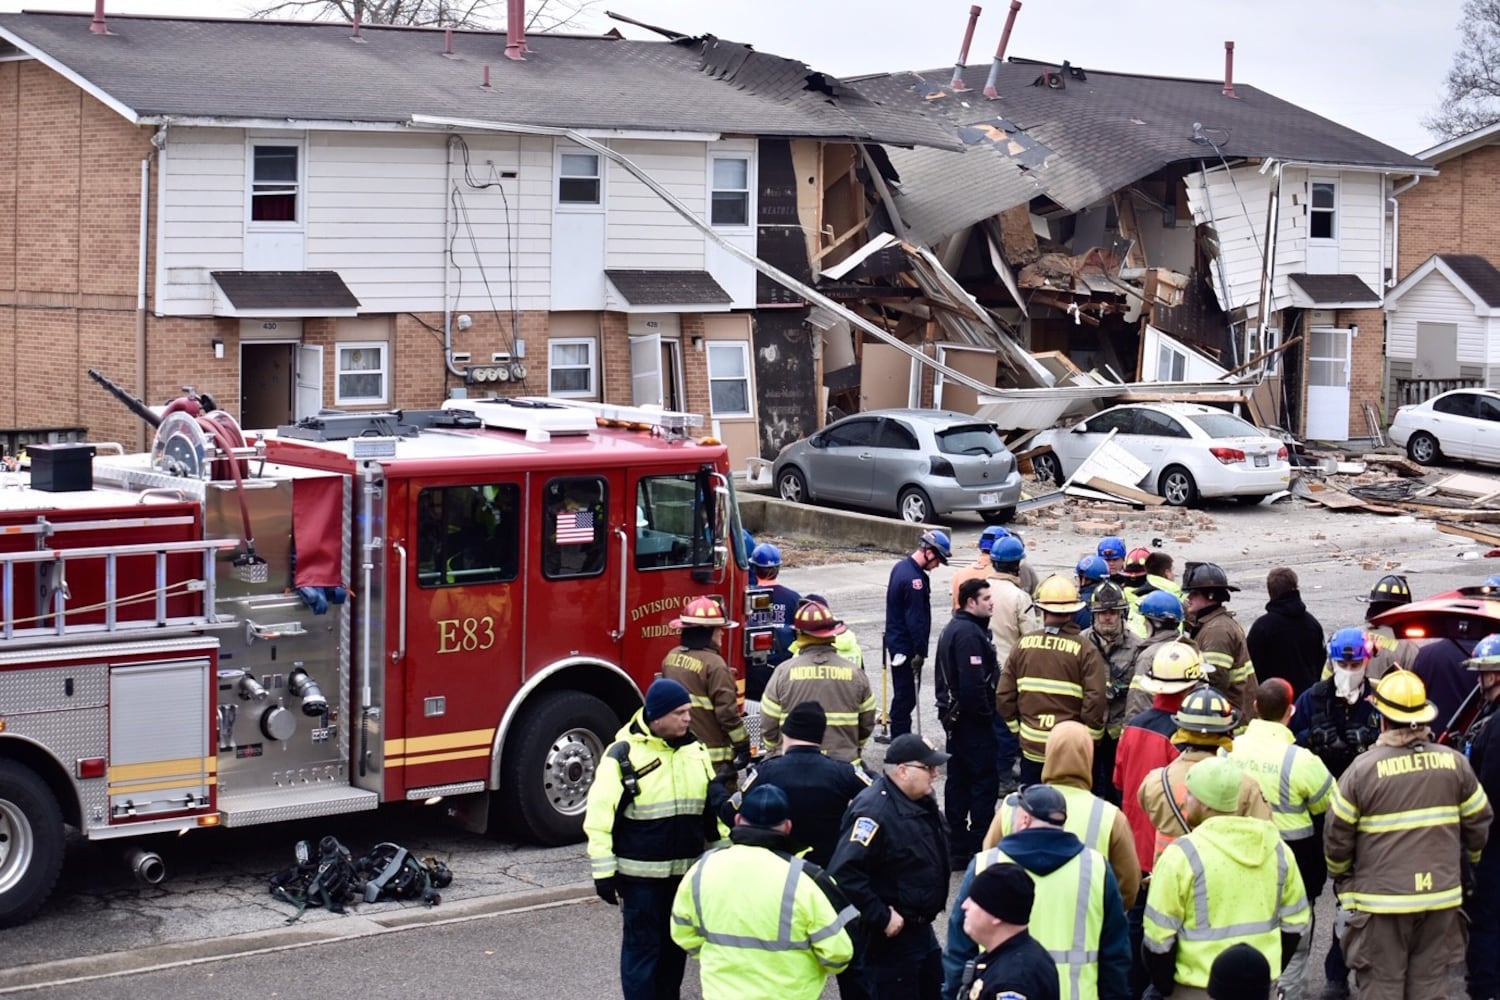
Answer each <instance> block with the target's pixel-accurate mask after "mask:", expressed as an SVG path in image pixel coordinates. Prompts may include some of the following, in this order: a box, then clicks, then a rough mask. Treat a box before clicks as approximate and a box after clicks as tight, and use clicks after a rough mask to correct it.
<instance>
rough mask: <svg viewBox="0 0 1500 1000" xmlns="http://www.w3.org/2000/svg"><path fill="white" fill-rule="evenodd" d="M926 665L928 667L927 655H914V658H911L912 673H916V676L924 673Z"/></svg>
mask: <svg viewBox="0 0 1500 1000" xmlns="http://www.w3.org/2000/svg"><path fill="white" fill-rule="evenodd" d="M926 665H927V656H926V654H925V653H916V654H914V655H913V656H912V658H911V672H912V673H914V674H920V673H921V672H922V668H923V667H925V666H926Z"/></svg>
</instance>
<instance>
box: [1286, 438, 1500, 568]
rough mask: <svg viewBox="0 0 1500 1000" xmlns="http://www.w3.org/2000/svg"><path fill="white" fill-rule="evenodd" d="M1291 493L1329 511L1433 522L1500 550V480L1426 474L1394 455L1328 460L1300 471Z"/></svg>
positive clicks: (1465, 474) (1460, 474) (1469, 474)
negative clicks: (1349, 459) (1352, 459)
mask: <svg viewBox="0 0 1500 1000" xmlns="http://www.w3.org/2000/svg"><path fill="white" fill-rule="evenodd" d="M1299 472H1300V473H1301V475H1300V477H1299V478H1298V479H1296V480H1295V481H1294V482H1293V484H1292V493H1293V495H1295V496H1298V497H1301V498H1302V499H1304V500H1308V501H1310V502H1312V503H1315V504H1318V505H1320V506H1323V507H1327V508H1328V509H1329V510H1339V511H1346V510H1349V511H1363V512H1365V513H1370V514H1383V515H1386V516H1395V515H1402V514H1405V515H1414V516H1416V517H1421V518H1425V519H1428V520H1431V521H1435V522H1436V524H1437V529H1438V530H1439V531H1441V532H1443V533H1445V534H1449V535H1459V536H1462V537H1464V538H1472V539H1474V540H1475V541H1478V542H1483V543H1485V544H1487V545H1492V546H1500V477H1496V476H1489V475H1481V474H1478V473H1472V472H1451V471H1447V470H1440V469H1428V468H1425V467H1423V466H1420V465H1417V464H1415V463H1414V462H1410V461H1407V460H1406V459H1405V458H1401V457H1399V456H1395V455H1380V454H1370V455H1362V456H1360V458H1359V459H1358V460H1357V461H1339V460H1337V459H1335V458H1325V459H1323V460H1322V461H1321V463H1319V464H1317V465H1314V466H1312V467H1311V468H1306V469H1301V470H1299Z"/></svg>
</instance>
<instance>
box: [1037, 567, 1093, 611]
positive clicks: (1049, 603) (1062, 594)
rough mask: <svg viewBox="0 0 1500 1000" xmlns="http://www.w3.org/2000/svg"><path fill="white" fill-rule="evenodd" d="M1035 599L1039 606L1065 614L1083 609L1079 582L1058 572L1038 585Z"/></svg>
mask: <svg viewBox="0 0 1500 1000" xmlns="http://www.w3.org/2000/svg"><path fill="white" fill-rule="evenodd" d="M1035 600H1036V604H1037V607H1039V608H1041V609H1042V610H1043V611H1051V612H1053V613H1055V614H1060V615H1065V614H1072V613H1073V612H1075V611H1082V610H1083V601H1081V600H1079V598H1078V584H1076V583H1074V582H1073V581H1072V580H1069V579H1068V578H1067V577H1065V576H1062V575H1061V574H1057V573H1054V574H1052V575H1051V576H1049V577H1047V579H1045V580H1043V581H1042V582H1041V584H1039V585H1038V586H1037V588H1036V598H1035Z"/></svg>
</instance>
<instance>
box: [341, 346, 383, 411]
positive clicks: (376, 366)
mask: <svg viewBox="0 0 1500 1000" xmlns="http://www.w3.org/2000/svg"><path fill="white" fill-rule="evenodd" d="M389 352H390V345H389V344H387V343H384V342H383V341H369V342H366V343H359V344H339V345H338V376H337V378H336V380H335V383H334V385H335V388H334V395H333V401H334V403H336V404H350V405H355V406H358V405H362V404H366V403H384V402H386V401H387V398H388V395H389V394H388V379H389V371H390V365H389V364H388V363H387V362H388V358H389Z"/></svg>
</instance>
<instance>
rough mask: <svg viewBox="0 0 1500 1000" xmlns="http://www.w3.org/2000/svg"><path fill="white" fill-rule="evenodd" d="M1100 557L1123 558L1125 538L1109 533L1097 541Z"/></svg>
mask: <svg viewBox="0 0 1500 1000" xmlns="http://www.w3.org/2000/svg"><path fill="white" fill-rule="evenodd" d="M1099 558H1100V559H1124V558H1125V539H1123V538H1121V537H1119V536H1118V535H1110V536H1108V537H1106V538H1103V539H1100V541H1099Z"/></svg>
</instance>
